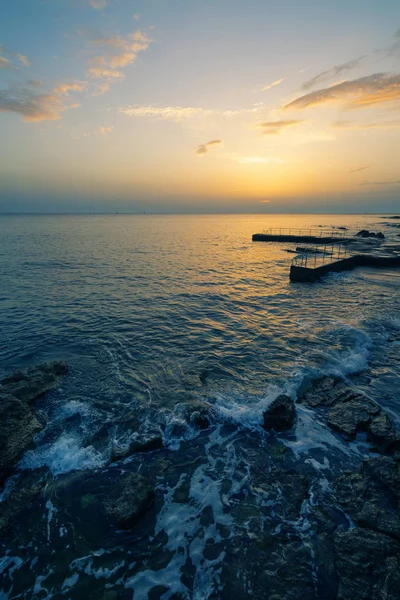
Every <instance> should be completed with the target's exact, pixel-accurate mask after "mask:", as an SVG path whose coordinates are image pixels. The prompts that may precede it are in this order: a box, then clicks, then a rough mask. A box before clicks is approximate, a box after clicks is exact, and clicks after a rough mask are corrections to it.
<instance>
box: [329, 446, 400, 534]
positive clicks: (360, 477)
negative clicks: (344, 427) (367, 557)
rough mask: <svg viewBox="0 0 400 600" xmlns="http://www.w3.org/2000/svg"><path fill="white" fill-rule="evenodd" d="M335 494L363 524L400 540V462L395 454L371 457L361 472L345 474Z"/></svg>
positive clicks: (339, 501) (349, 513)
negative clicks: (395, 458)
mask: <svg viewBox="0 0 400 600" xmlns="http://www.w3.org/2000/svg"><path fill="white" fill-rule="evenodd" d="M335 497H336V500H337V502H338V504H339V505H340V506H341V508H342V509H343V510H344V511H345V512H346V513H347V514H348V515H350V517H351V518H352V520H353V521H354V522H355V523H357V525H359V526H360V527H364V528H365V529H369V530H372V531H376V532H379V533H383V534H385V535H388V536H390V537H394V538H396V539H398V540H400V512H399V509H400V465H399V464H398V463H397V462H396V461H395V460H393V459H392V458H391V457H389V456H378V457H376V458H371V459H368V460H366V461H364V463H363V464H362V467H361V469H360V471H359V472H358V473H348V474H345V475H343V476H341V477H340V478H339V479H338V480H337V481H336V484H335Z"/></svg>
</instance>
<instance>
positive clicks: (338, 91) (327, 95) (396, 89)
mask: <svg viewBox="0 0 400 600" xmlns="http://www.w3.org/2000/svg"><path fill="white" fill-rule="evenodd" d="M395 100H400V75H397V74H396V75H390V74H387V73H375V74H374V75H368V76H367V77H361V78H360V79H353V80H352V81H344V82H343V83H338V84H336V85H333V86H331V87H327V88H322V89H320V90H316V91H315V92H311V93H310V94H306V95H304V96H300V97H299V98H297V99H296V100H294V101H293V102H290V103H289V104H287V105H286V106H285V109H286V110H287V109H297V110H303V109H305V108H309V107H311V106H318V105H320V104H326V103H328V102H336V103H341V104H344V103H346V107H347V108H349V109H350V108H351V109H355V108H364V107H367V106H373V105H375V104H382V103H388V102H393V101H395Z"/></svg>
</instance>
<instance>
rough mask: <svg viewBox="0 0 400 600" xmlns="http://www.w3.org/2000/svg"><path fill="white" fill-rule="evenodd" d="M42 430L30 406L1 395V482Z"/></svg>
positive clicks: (11, 397)
mask: <svg viewBox="0 0 400 600" xmlns="http://www.w3.org/2000/svg"><path fill="white" fill-rule="evenodd" d="M41 429H42V425H41V424H40V423H39V421H38V420H37V418H36V417H35V415H34V413H33V411H32V410H31V409H30V408H29V406H27V405H26V404H24V403H23V402H21V400H18V398H14V397H13V396H11V395H6V394H1V395H0V482H1V481H3V480H4V479H5V478H6V477H7V476H8V475H9V474H10V473H11V471H12V468H13V466H14V465H15V463H16V462H17V461H18V460H19V459H20V458H21V457H22V455H23V453H24V452H25V450H26V449H27V448H28V447H29V446H30V445H31V443H32V441H33V438H34V436H35V434H36V433H38V431H40V430H41Z"/></svg>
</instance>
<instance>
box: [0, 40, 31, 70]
mask: <svg viewBox="0 0 400 600" xmlns="http://www.w3.org/2000/svg"><path fill="white" fill-rule="evenodd" d="M0 52H1V54H5V55H6V56H9V57H10V59H13V60H17V61H18V62H19V63H20V64H21V65H23V66H24V67H29V66H30V62H29V60H28V57H27V56H25V54H18V53H17V52H13V51H12V50H9V49H8V48H7V47H6V46H4V45H3V44H0ZM10 59H8V58H5V57H3V56H0V69H9V70H13V71H18V69H19V67H18V66H17V65H15V64H14V63H13V62H12V61H11V60H10Z"/></svg>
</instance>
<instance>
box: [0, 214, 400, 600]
mask: <svg viewBox="0 0 400 600" xmlns="http://www.w3.org/2000/svg"><path fill="white" fill-rule="evenodd" d="M396 223H400V222H399V221H394V220H393V221H390V220H388V219H387V218H385V215H322V214H318V215H267V214H264V215H122V214H118V215H2V216H0V282H1V284H0V376H5V375H6V374H9V373H10V372H12V371H13V370H17V369H18V370H20V369H26V368H28V367H31V366H34V365H39V364H41V363H44V362H46V361H52V360H63V361H65V362H67V363H68V367H69V371H68V374H67V376H66V377H65V379H64V380H63V382H62V384H61V386H60V387H59V389H56V390H54V391H52V392H50V393H49V394H48V395H46V396H45V397H44V398H42V399H40V400H39V401H37V403H36V410H38V411H39V413H41V414H43V415H44V416H45V422H46V426H45V428H44V429H43V431H42V432H40V433H39V434H38V435H37V436H36V438H35V441H34V445H33V446H32V447H31V448H30V449H29V450H28V451H27V452H26V453H25V455H24V456H23V457H22V459H21V461H20V463H19V465H18V467H17V472H16V474H15V475H13V476H12V477H11V478H10V479H9V480H8V481H7V482H6V484H5V487H4V489H3V490H2V492H1V495H0V500H1V501H2V502H4V501H5V500H6V498H7V496H8V494H9V493H11V491H12V490H15V489H18V486H19V485H22V483H21V482H23V481H24V479H26V477H29V478H30V481H31V480H32V478H35V477H36V478H37V480H38V481H39V480H40V481H41V485H42V491H41V493H40V494H39V496H38V497H36V499H35V500H34V501H32V505H31V506H30V508H29V510H28V511H27V512H26V514H25V515H23V516H21V523H24V528H23V529H24V531H22V532H21V531H20V530H18V527H17V529H16V533H14V534H13V533H11V534H10V533H8V534H7V535H5V536H3V538H2V539H0V598H1V599H2V600H5V599H7V600H11V599H14V598H24V599H25V598H26V599H28V598H39V599H51V598H71V599H76V598H87V599H90V598H96V599H99V600H102V599H104V600H113V599H115V600H118V599H121V600H128V599H130V598H134V600H142V599H143V600H146V599H147V598H148V599H149V600H156V599H162V600H167V599H170V598H171V599H173V600H177V599H179V600H181V599H192V598H193V599H195V600H202V599H205V598H235V599H236V598H238V599H239V598H251V597H262V595H260V592H257V589H258V588H257V581H258V579H259V569H261V568H262V569H264V570H265V569H266V568H267V567H268V551H266V549H265V548H266V547H265V545H264V546H263V540H265V536H266V535H267V533H268V535H270V536H272V535H278V534H279V532H280V531H282V528H286V531H289V533H288V538H287V539H289V540H290V539H294V538H293V536H297V537H298V536H300V538H301V543H302V547H303V550H304V549H305V550H306V552H308V554H307V556H308V557H309V558H308V559H307V560H306V563H307V564H308V567H309V572H310V581H311V583H310V586H311V587H310V589H311V590H313V591H311V592H310V593H311V594H314V596H310V597H315V598H318V597H326V598H329V597H330V596H329V593H328V592H326V594H327V595H326V596H323V595H321V594H322V592H320V591H318V590H319V589H320V588H319V587H318V585H319V584H318V564H316V562H315V553H313V532H312V528H311V527H309V526H308V525H309V524H308V521H307V514H308V513H307V510H308V508H307V507H309V506H310V505H312V503H313V502H314V503H315V502H317V500H316V498H317V492H316V490H320V491H321V493H322V492H323V491H324V489H325V490H326V489H327V488H328V487H329V485H330V478H331V477H334V476H336V475H337V473H340V472H341V471H343V470H344V469H347V468H349V466H354V465H357V464H359V463H360V461H361V460H362V459H363V457H365V455H366V454H367V453H368V451H369V450H368V448H367V443H366V441H365V439H363V438H362V437H361V438H360V439H358V438H357V439H356V440H353V441H348V440H345V439H344V438H343V437H341V436H340V435H338V434H336V433H335V432H333V431H332V430H330V429H329V428H327V426H326V425H325V424H324V423H323V421H322V420H321V419H320V417H319V416H318V413H317V412H315V411H313V410H311V409H309V408H306V407H305V406H304V405H301V404H298V405H297V407H296V410H297V422H296V425H295V427H294V429H293V430H292V431H290V432H287V433H284V434H280V435H274V434H270V433H268V432H266V431H265V430H264V429H263V427H262V423H263V412H264V411H265V410H266V408H267V407H268V406H269V404H270V403H271V401H272V400H273V399H274V398H276V397H277V396H278V395H279V394H282V393H284V394H287V395H289V396H291V397H292V398H293V399H294V400H296V399H297V398H298V396H299V394H300V393H301V391H302V390H303V389H305V388H306V387H307V385H310V382H312V381H313V380H315V379H317V378H318V377H321V376H323V375H332V376H334V377H339V378H343V379H348V380H349V382H350V381H351V385H352V386H356V387H358V389H359V390H360V391H362V392H364V393H366V394H367V395H368V397H370V398H372V399H373V400H375V401H376V402H378V403H379V404H380V405H381V406H382V407H383V408H384V409H385V410H386V412H387V413H388V414H389V415H390V417H391V418H392V420H393V422H394V423H396V424H397V426H398V427H400V397H399V387H400V364H399V356H400V293H399V292H400V272H399V271H397V270H395V269H393V270H389V269H388V270H385V269H382V270H375V269H372V268H360V269H356V270H353V271H349V272H342V273H335V274H331V275H328V276H326V277H325V278H323V279H322V280H320V281H319V282H315V283H291V282H290V280H289V270H290V263H291V260H292V259H293V257H294V254H293V253H292V252H288V250H292V251H293V250H295V247H296V245H298V244H290V243H275V242H273V243H255V242H252V234H253V233H260V232H262V231H264V230H267V229H269V228H292V229H294V228H304V229H314V228H315V229H317V228H321V227H323V228H325V227H326V228H331V227H335V228H339V227H346V228H347V229H348V230H349V231H350V232H356V231H359V230H361V229H367V230H370V231H382V232H383V233H384V234H385V236H386V240H385V243H390V244H391V245H392V246H393V247H394V246H395V245H396V243H398V245H399V246H400V229H399V228H396V227H393V226H390V225H393V224H396ZM198 402H201V403H204V404H205V405H206V406H207V407H209V419H210V422H209V424H208V427H206V428H202V427H199V426H198V423H197V422H196V421H194V420H193V419H192V418H191V417H190V406H195V405H196V404H195V403H198ZM193 403H194V404H193ZM188 407H189V410H188ZM148 435H153V436H154V435H158V436H160V437H161V440H162V447H159V448H155V449H150V450H147V451H143V452H134V453H132V454H129V453H128V455H125V456H123V458H121V459H120V460H112V455H113V451H114V450H115V448H127V447H128V446H129V444H130V442H131V441H132V440H137V439H141V437H143V436H144V438H146V436H148ZM279 452H281V453H285V455H286V456H288V457H289V458H288V460H289V461H290V469H292V471H293V469H294V471H293V472H303V471H304V473H306V475H304V477H306V480H307V481H308V482H310V481H311V483H310V484H307V485H306V488H307V489H306V491H305V493H304V498H303V499H302V500H301V502H300V504H299V509H298V511H297V514H295V515H292V514H288V511H287V510H286V511H285V510H281V509H280V508H279V507H281V508H282V506H284V501H283V500H282V494H283V495H284V494H285V491H284V487H282V488H281V496H279V494H278V493H275V492H276V490H277V489H278V491H279V478H278V479H277V480H276V482H275V483H276V486H277V488H276V489H275V488H274V490H275V492H274V493H272V491H271V489H272V488H271V484H270V483H269V484H268V485H269V487H268V486H267V485H266V484H265V485H264V484H263V471H265V472H267V471H268V470H269V469H271V468H275V467H274V466H273V465H272V466H271V464H272V463H271V460H272V459H271V457H276V456H277V454H279ZM276 460H278V458H276ZM288 468H289V467H288ZM107 469H120V470H121V472H125V471H134V472H139V473H141V474H143V475H144V476H146V477H147V479H149V481H150V482H151V484H152V485H153V487H154V489H155V502H154V505H153V507H152V508H151V509H150V511H149V512H148V513H147V514H145V515H143V516H142V518H141V520H140V522H139V523H138V524H137V526H136V527H135V528H133V529H132V530H131V531H128V532H127V531H124V532H122V531H116V532H115V533H114V534H112V535H111V534H108V535H107V536H104V539H103V540H100V541H99V540H95V541H94V542H89V541H88V539H86V538H85V535H84V534H81V533H80V529H79V523H80V521H79V514H76V512H71V510H69V511H68V510H66V509H65V507H63V506H62V505H61V503H58V497H59V487H58V486H59V485H60V482H67V481H68V477H73V476H74V475H76V474H77V473H79V472H81V471H85V472H87V473H88V472H93V474H96V473H99V472H102V471H104V470H107ZM296 485H297V484H296ZM307 486H308V487H307ZM295 488H296V490H297V489H298V486H297V487H296V486H295ZM282 490H283V491H282ZM74 506H75V505H74ZM0 507H1V504H0ZM74 510H75V509H74ZM289 512H290V511H289ZM291 536H292V537H291ZM89 537H90V536H89ZM300 538H299V539H300ZM296 539H297V538H296ZM282 543H284V542H282ZM260 552H261V553H262V552H263V553H264V554H262V557H264V558H263V561H262V562H263V564H262V567H261V566H259V567H258V570H257V569H256V568H255V567H254V565H260V564H261V563H260V556H261V554H260ZM265 557H267V558H265ZM271 560H272V558H271ZM274 560H275V559H274ZM307 561H308V562H307ZM274 564H275V563H274ZM253 567H254V568H253ZM274 569H275V568H272V567H271V572H272V571H273V573H272V575H271V577H270V579H271V581H270V579H268V578H267V580H265V581H268V582H269V583H268V584H266V585H270V588H269V589H270V596H268V595H266V596H265V597H273V593H275V588H274V585H275V584H274V582H273V580H274V578H275V580H277V578H279V577H278V574H277V571H276V569H275V570H274ZM263 572H264V571H263ZM265 577H267V576H266V575H265ZM279 589H280V588H279ZM279 589H278V588H277V590H278V591H277V592H276V593H278V592H279ZM257 594H258V595H257ZM307 594H308V591H307V592H304V596H302V597H304V598H308V597H309V596H308V595H307ZM277 597H278V596H277ZM279 597H281V596H279ZM282 597H284V596H282ZM285 597H286V596H285ZM288 597H289V596H288ZM290 597H292V596H290ZM293 597H296V598H297V596H293ZM299 597H300V596H299Z"/></svg>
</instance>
